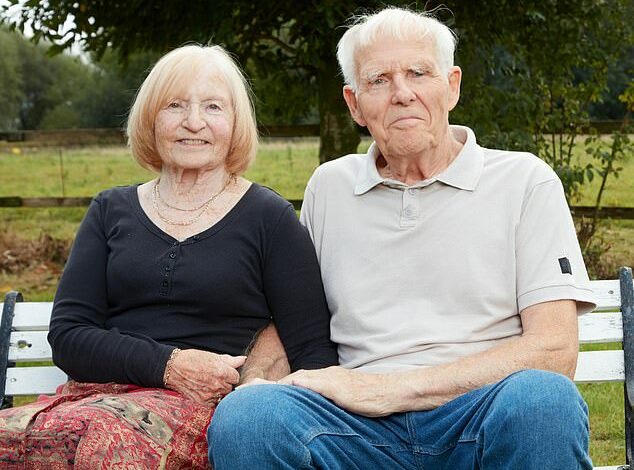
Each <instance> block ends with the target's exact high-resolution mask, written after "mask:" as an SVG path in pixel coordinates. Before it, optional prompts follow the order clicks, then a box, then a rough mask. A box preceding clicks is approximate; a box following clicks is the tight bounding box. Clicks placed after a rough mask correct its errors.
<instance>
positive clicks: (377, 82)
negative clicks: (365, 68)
mask: <svg viewBox="0 0 634 470" xmlns="http://www.w3.org/2000/svg"><path fill="white" fill-rule="evenodd" d="M384 83H387V80H385V78H383V77H378V78H375V79H373V80H370V85H374V86H376V85H383V84H384Z"/></svg>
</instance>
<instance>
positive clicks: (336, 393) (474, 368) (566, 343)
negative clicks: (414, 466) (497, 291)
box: [280, 300, 578, 416]
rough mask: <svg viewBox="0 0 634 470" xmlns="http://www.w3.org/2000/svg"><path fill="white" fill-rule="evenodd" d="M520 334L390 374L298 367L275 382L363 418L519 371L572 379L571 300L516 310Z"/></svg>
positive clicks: (433, 402)
mask: <svg viewBox="0 0 634 470" xmlns="http://www.w3.org/2000/svg"><path fill="white" fill-rule="evenodd" d="M520 316H521V319H522V327H523V334H522V335H521V336H518V337H515V338H512V339H509V340H508V341H505V342H503V343H501V344H498V345H497V346H495V347H493V348H491V349H489V350H487V351H483V352H481V353H478V354H475V355H473V356H469V357H465V358H462V359H459V360H457V361H454V362H451V363H449V364H444V365H440V366H433V367H427V368H420V369H416V370H410V371H405V372H394V373H389V374H367V373H362V372H357V371H354V370H348V369H344V368H342V367H329V368H327V369H322V370H315V371H298V372H296V373H294V374H291V375H289V376H288V377H286V378H284V379H283V380H281V381H280V383H288V384H293V385H298V386H302V387H306V388H310V389H312V390H314V391H316V392H318V393H320V394H322V395H324V396H325V397H327V398H329V399H331V400H333V401H334V402H335V403H337V404H338V405H339V406H341V407H342V408H345V409H347V410H349V411H352V412H355V413H358V414H362V415H365V416H386V415H389V414H392V413H397V412H404V411H415V410H430V409H433V408H436V407H438V406H441V405H443V404H444V403H447V402H448V401H450V400H452V399H454V398H456V397H458V396H460V395H463V394H464V393H467V392H469V391H471V390H475V389H477V388H480V387H482V386H484V385H487V384H491V383H494V382H497V381H499V380H501V379H503V378H505V377H507V376H508V375H510V374H512V373H514V372H517V371H520V370H524V369H542V370H550V371H553V372H558V373H561V374H564V375H566V376H568V377H570V378H572V377H573V375H574V372H575V368H576V363H577V352H578V333H577V309H576V304H575V302H574V301H572V300H558V301H552V302H544V303H540V304H536V305H533V306H531V307H528V308H526V309H525V310H523V311H522V312H521V313H520Z"/></svg>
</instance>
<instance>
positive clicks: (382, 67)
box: [355, 37, 437, 78]
mask: <svg viewBox="0 0 634 470" xmlns="http://www.w3.org/2000/svg"><path fill="white" fill-rule="evenodd" d="M355 63H356V68H357V75H358V76H359V77H362V78H365V77H367V76H369V75H371V74H376V73H382V72H387V71H391V70H406V69H411V68H434V67H436V66H437V60H436V50H435V45H434V43H433V40H432V38H430V37H428V38H424V39H423V40H414V39H400V38H390V37H387V38H379V39H377V40H376V41H374V42H372V43H369V44H366V45H365V46H364V47H360V48H358V49H357V51H356V54H355Z"/></svg>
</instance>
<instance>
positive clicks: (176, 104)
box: [167, 101, 183, 111]
mask: <svg viewBox="0 0 634 470" xmlns="http://www.w3.org/2000/svg"><path fill="white" fill-rule="evenodd" d="M182 107H183V106H182V105H181V104H180V103H179V102H178V101H172V102H171V103H168V105H167V109H169V110H174V111H178V110H180V109H182Z"/></svg>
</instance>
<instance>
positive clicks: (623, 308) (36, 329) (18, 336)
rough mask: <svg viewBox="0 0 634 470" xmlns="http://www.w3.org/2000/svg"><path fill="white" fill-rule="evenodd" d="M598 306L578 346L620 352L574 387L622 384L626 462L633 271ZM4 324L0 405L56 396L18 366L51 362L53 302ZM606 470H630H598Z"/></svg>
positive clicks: (632, 438) (595, 358) (600, 291)
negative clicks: (48, 336) (604, 347)
mask: <svg viewBox="0 0 634 470" xmlns="http://www.w3.org/2000/svg"><path fill="white" fill-rule="evenodd" d="M592 288H593V289H594V291H595V294H596V299H597V303H598V306H597V308H596V310H595V311H594V312H592V313H589V314H586V315H583V316H581V317H579V342H580V343H581V344H588V343H619V344H621V345H623V347H622V349H619V350H606V351H585V352H580V353H579V360H578V365H577V371H576V373H575V382H577V383H588V382H622V383H624V395H625V400H624V402H625V411H624V413H625V440H626V442H625V448H626V462H627V463H628V464H631V463H632V462H633V460H632V450H633V448H634V433H633V432H632V431H633V430H634V423H633V421H634V414H633V413H632V403H634V337H633V335H634V286H633V283H632V270H631V269H630V268H621V269H620V270H619V279H617V280H606V281H592ZM0 305H1V306H2V320H1V322H0V403H2V404H3V406H4V407H6V406H7V405H8V406H10V404H11V398H12V397H14V396H20V395H37V394H52V393H54V392H55V388H56V387H57V386H58V385H60V384H62V383H64V382H65V381H66V379H67V376H66V374H65V373H64V372H62V371H61V370H60V369H58V368H57V367H54V366H50V365H42V366H33V367H16V364H18V363H20V362H43V361H51V348H50V346H49V344H48V342H47V341H46V334H47V332H48V323H49V319H50V316H51V309H52V306H53V304H52V302H23V301H22V296H21V295H20V294H19V293H17V292H10V293H8V294H7V295H6V297H5V302H4V303H3V304H0ZM599 468H600V469H603V470H608V469H612V470H617V469H629V466H627V465H625V466H620V467H618V466H613V467H597V469H599Z"/></svg>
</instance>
